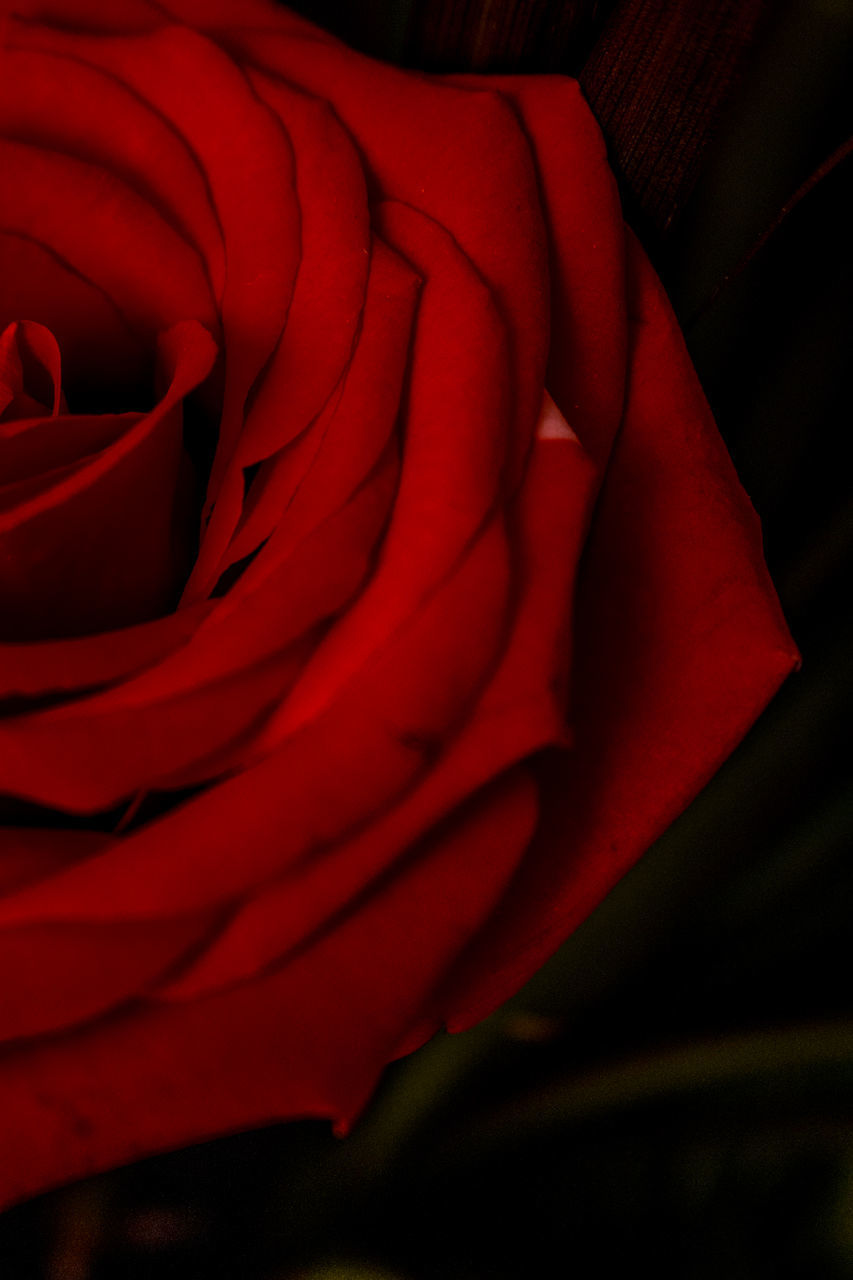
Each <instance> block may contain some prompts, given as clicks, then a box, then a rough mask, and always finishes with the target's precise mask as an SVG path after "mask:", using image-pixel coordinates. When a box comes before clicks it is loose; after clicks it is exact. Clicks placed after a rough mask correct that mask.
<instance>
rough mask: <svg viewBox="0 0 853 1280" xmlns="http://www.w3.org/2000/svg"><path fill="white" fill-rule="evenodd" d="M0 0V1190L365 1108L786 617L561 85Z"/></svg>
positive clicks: (742, 705) (764, 654)
mask: <svg viewBox="0 0 853 1280" xmlns="http://www.w3.org/2000/svg"><path fill="white" fill-rule="evenodd" d="M6 8H7V9H9V10H13V11H14V12H11V11H10V12H9V13H8V14H7V16H6V18H5V19H4V45H5V48H4V51H3V53H2V79H0V160H1V161H2V163H0V264H2V267H1V269H0V309H2V316H0V332H2V339H1V340H0V482H2V488H0V601H2V616H1V617H0V625H1V626H2V632H0V638H1V639H2V643H0V685H2V690H0V696H2V697H3V698H4V703H3V716H2V719H0V791H2V793H3V797H4V798H3V800H2V801H0V805H2V808H0V820H2V822H3V824H4V825H3V827H2V832H0V841H2V850H1V851H0V890H1V891H2V897H0V968H2V977H0V993H1V994H0V1037H2V1039H3V1042H4V1044H3V1054H2V1058H0V1113H2V1125H0V1153H2V1158H0V1170H2V1172H1V1173H0V1182H2V1194H3V1196H4V1197H5V1198H7V1199H9V1198H13V1197H16V1196H20V1195H24V1194H27V1193H31V1192H34V1191H36V1190H39V1189H41V1188H42V1187H44V1186H47V1185H50V1184H54V1183H57V1182H59V1181H62V1180H65V1179H68V1178H72V1177H76V1176H80V1175H83V1174H87V1173H90V1172H92V1171H94V1170H98V1169H102V1168H105V1167H107V1166H109V1165H111V1164H114V1163H117V1162H120V1161H126V1160H129V1159H132V1158H134V1157H136V1156H140V1155H143V1154H145V1153H149V1152H152V1151H156V1150H159V1149H163V1148H166V1147H169V1146H177V1145H180V1144H184V1143H187V1142H191V1141H193V1140H198V1139H200V1138H202V1137H204V1136H208V1135H211V1134H214V1133H218V1132H221V1131H225V1130H231V1129H235V1128H238V1127H245V1126H249V1125H258V1124H262V1123H264V1122H268V1121H272V1120H276V1119H281V1118H284V1117H289V1116H296V1115H314V1116H329V1117H332V1118H333V1119H334V1120H335V1121H336V1123H337V1124H338V1125H339V1127H345V1126H346V1125H347V1124H348V1123H349V1122H350V1120H351V1119H352V1117H353V1116H354V1115H355V1114H356V1113H357V1112H358V1110H359V1108H360V1107H362V1105H363V1104H364V1102H365V1100H366V1098H367V1097H368V1095H369V1093H370V1090H371V1088H372V1086H373V1085H374V1083H375V1081H376V1079H377V1076H378V1074H379V1072H380V1071H381V1069H382V1067H383V1066H384V1065H385V1064H386V1063H387V1062H388V1061H389V1060H390V1059H391V1058H393V1057H394V1056H395V1055H397V1054H399V1053H401V1052H403V1051H405V1050H407V1049H409V1048H412V1047H414V1046H415V1045H416V1044H417V1043H419V1042H420V1041H421V1040H423V1039H424V1038H425V1037H426V1036H428V1035H430V1034H431V1033H432V1032H433V1031H434V1030H435V1029H436V1028H437V1027H438V1026H439V1025H440V1024H442V1023H446V1024H447V1025H449V1026H450V1027H451V1028H452V1029H457V1028H462V1027H465V1026H468V1025H469V1024H471V1023H472V1022H474V1021H475V1020H477V1019H478V1018H480V1017H482V1016H483V1015H484V1014H485V1013H487V1012H488V1011H489V1010H491V1009H492V1008H493V1007H495V1006H496V1005H497V1004H498V1003H499V1002H500V1001H502V1000H503V999H504V998H506V997H507V996H508V995H509V994H510V993H511V992H513V991H514V990H515V989H516V988H517V987H518V986H519V985H520V984H521V983H522V982H523V981H524V980H525V979H526V978H527V977H528V975H530V974H531V973H532V972H533V971H534V970H535V969H536V967H537V966H538V965H540V964H541V962H542V961H543V960H544V959H545V958H546V957H547V955H548V954H549V953H550V952H551V951H553V949H554V948H555V947H556V945H557V944H558V943H559V942H560V941H561V940H562V939H563V938H565V937H566V935H567V934H568V933H569V932H570V931H571V929H572V928H573V927H574V926H575V925H576V924H577V923H578V922H579V921H580V920H581V919H583V917H584V916H586V915H587V914H588V913H589V912H590V910H591V909H592V908H593V907H594V906H595V904H596V903H597V902H598V901H599V900H600V899H601V898H602V896H603V895H604V894H605V893H606V892H607V891H608V889H609V888H610V887H611V886H612V885H613V884H614V882H615V881H616V880H617V879H618V878H619V876H621V875H622V874H623V872H624V871H625V870H626V869H627V868H628V867H629V866H630V865H631V863H632V862H633V861H634V860H635V859H636V858H637V857H638V855H639V854H640V853H641V852H642V851H643V850H644V849H645V848H646V847H647V846H648V845H649V844H650V842H651V841H652V840H653V839H654V838H655V837H656V836H657V835H658V833H659V832H660V831H661V830H662V829H663V828H665V827H666V826H667V824H668V823H669V822H670V821H671V820H672V819H673V818H674V817H675V816H676V814H677V813H678V812H679V811H680V810H681V809H682V808H683V807H684V805H685V804H686V803H687V802H688V801H689V800H690V798H691V797H692V796H693V795H694V794H695V793H696V791H697V790H698V789H699V788H700V787H701V786H702V785H703V784H704V783H705V781H706V780H707V779H708V778H709V777H710V775H711V774H712V773H713V771H714V770H715V769H716V768H717V767H718V765H719V764H720V762H721V761H722V760H723V759H724V758H725V756H726V755H727V754H728V753H729V752H730V751H731V749H732V748H733V746H734V745H735V743H736V742H737V741H738V740H739V738H740V737H741V736H742V734H743V733H744V731H745V730H746V728H747V727H748V726H749V724H750V723H751V722H752V721H753V719H754V718H755V716H756V715H757V714H758V712H759V711H760V709H761V708H762V707H763V706H764V704H765V703H766V702H767V701H768V699H769V698H770V697H771V695H772V694H773V692H774V690H775V689H776V688H777V686H778V685H779V683H780V681H781V680H782V679H783V678H784V676H785V675H786V674H787V673H788V672H789V671H790V670H791V668H792V666H793V665H794V663H795V661H796V654H795V651H794V649H793V646H792V643H791V641H790V638H789V636H788V633H787V630H786V628H785V624H784V621H783V619H782V617H781V615H780V612H779V608H778V605H777V602H776V599H775V596H774V593H773V589H772V587H771V584H770V582H769V580H768V577H767V574H766V571H765V568H764V564H763V561H762V556H761V539H760V533H759V528H758V524H757V521H756V518H755V515H754V513H753V511H752V509H751V507H750V505H749V503H748V501H747V499H746V498H745V496H744V494H743V493H742V491H741V489H740V488H739V486H738V483H737V480H736V477H735V474H734V471H733V469H732V466H731V463H730V462H729V459H728V457H727V455H726V453H725V450H724V448H723V446H722V444H721V442H720V440H719V438H718V436H717V434H716V431H715V428H714V425H713V423H712V421H711V418H710V414H709V411H708V408H707V406H706V404H705V401H704V399H703V397H702V394H701V392H700V390H699V387H698V385H697V382H696V379H695V376H694V374H693V372H692V370H691V367H690V364H689V361H688V358H687V356H686V354H685V350H684V346H683V344H682V340H681V337H680V335H679V332H678V329H677V326H676V324H675V321H674V319H673V317H672V313H671V311H670V309H669V306H668V304H667V301H666V299H665V297H664V295H663V293H662V291H661V288H660V286H659V284H658V281H657V279H656V278H655V276H654V273H653V272H652V270H651V269H650V267H649V265H648V263H647V262H646V259H645V258H644V256H643V254H642V252H641V250H640V249H639V248H638V246H637V244H636V242H635V241H634V240H633V239H632V237H631V236H630V234H628V233H626V230H625V228H624V226H623V223H622V219H621V215H620V212H619V207H618V203H617V199H616V194H615V191H614V186H613V181H612V178H611V176H610V173H609V172H608V169H607V164H606V160H605V155H604V148H603V145H602V141H601V138H600V136H599V133H598V131H597V129H596V126H595V124H594V122H593V120H592V119H591V117H590V114H589V112H588V110H587V108H586V107H585V105H584V103H583V101H582V100H581V98H580V95H579V92H578V89H577V86H576V85H575V84H574V83H573V82H572V81H569V80H565V79H562V78H552V77H541V78H536V79H533V78H521V79H513V80H497V79H492V80H488V79H485V80H470V79H469V80H459V81H456V82H453V83H451V82H449V81H442V80H439V79H435V78H428V77H423V76H419V75H412V74H406V73H404V72H401V71H397V70H394V69H392V68H389V67H384V66H380V65H378V64H376V63H373V62H371V61H369V60H367V59H365V58H363V57H360V56H359V55H357V54H355V53H353V52H351V51H350V50H348V49H346V48H344V47H343V46H342V45H340V44H339V43H337V42H336V41H334V40H333V39H331V38H330V37H328V36H326V35H325V34H324V33H322V32H320V31H317V30H315V29H314V28H313V27H311V26H310V25H308V24H307V23H305V22H304V21H302V20H301V19H299V18H296V17H294V16H292V15H290V14H288V13H287V12H286V11H284V10H281V9H278V8H274V7H272V6H269V5H268V4H267V3H266V2H265V0H251V2H250V3H247V2H246V0H218V2H217V0H160V2H159V3H154V0H150V3H149V0H120V2H119V3H111V4H109V5H108V4H106V3H105V2H104V0H43V2H42V0H17V2H16V3H14V4H12V5H8V4H7V5H6ZM546 387H547V391H545V390H544V388H546ZM552 397H553V399H552ZM205 491H206V497H205V498H204V502H203V504H202V500H201V497H202V495H203V494H204V493H205ZM581 553H583V558H582V561H581ZM579 561H580V562H581V574H580V580H579V588H578V593H577V598H576V599H575V600H574V604H573V585H574V578H575V571H576V569H577V567H578V564H579ZM570 615H571V616H570ZM572 634H573V635H574V641H573V643H570V635H572ZM572 648H573V650H574V652H573V654H572V655H571V661H570V650H571V649H572ZM546 749H550V750H546Z"/></svg>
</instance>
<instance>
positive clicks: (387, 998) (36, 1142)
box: [0, 771, 536, 1202]
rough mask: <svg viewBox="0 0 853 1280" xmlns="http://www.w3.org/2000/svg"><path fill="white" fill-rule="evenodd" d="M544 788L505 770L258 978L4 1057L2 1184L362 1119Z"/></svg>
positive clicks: (0, 1189) (500, 878) (525, 830)
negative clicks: (333, 920)
mask: <svg viewBox="0 0 853 1280" xmlns="http://www.w3.org/2000/svg"><path fill="white" fill-rule="evenodd" d="M535 797H536V792H535V787H534V786H533V784H532V782H531V780H530V779H529V777H527V776H526V775H525V774H524V772H523V771H519V772H518V773H517V774H516V775H515V776H514V777H511V778H507V779H502V780H501V783H500V785H499V786H498V787H496V788H494V789H493V790H492V791H490V792H487V793H486V794H484V795H483V796H481V797H478V798H477V800H476V801H474V802H473V803H472V805H471V806H470V808H469V810H468V812H467V814H466V815H465V816H464V818H463V820H462V821H460V822H458V823H457V824H455V825H454V826H453V827H452V828H451V829H450V830H448V831H447V832H442V833H440V834H438V835H437V836H436V838H435V839H434V840H431V841H429V842H427V843H426V844H425V846H424V847H422V848H420V849H419V850H417V851H416V856H414V857H412V858H411V859H410V860H408V861H407V863H406V865H405V867H401V868H400V870H399V872H398V873H397V874H396V875H395V876H394V877H392V878H391V879H390V880H389V881H388V882H387V883H385V884H383V885H382V886H381V887H380V888H378V889H377V891H376V892H375V893H374V894H373V895H371V897H370V898H369V899H368V900H367V901H366V902H364V903H361V904H360V908H359V910H358V911H355V912H353V913H352V914H351V915H349V916H348V917H347V919H345V920H343V921H342V922H341V923H340V926H339V927H338V928H336V929H334V930H332V931H331V932H330V933H328V934H325V935H324V936H322V937H321V938H320V939H318V940H317V942H316V943H315V944H314V945H313V946H311V947H309V948H308V949H307V950H306V951H305V952H303V953H302V954H301V955H300V956H299V957H297V958H296V959H295V960H294V961H293V962H292V963H290V964H289V965H287V966H286V967H285V968H284V969H282V970H280V971H278V972H276V973H274V974H272V975H270V976H269V977H267V978H265V979H263V980H260V981H258V982H257V983H254V984H252V985H251V986H248V987H242V988H240V989H239V990H237V991H231V992H225V993H223V994H221V995H217V996H214V997H211V998H209V999H207V1000H199V1001H197V1002H194V1003H191V1004H181V1005H179V1006H174V1007H170V1006H168V1005H157V1006H151V1007H148V1008H146V1007H145V1006H144V1005H143V1006H137V1007H135V1008H134V1009H133V1010H132V1011H130V1012H128V1013H121V1012H119V1013H117V1014H116V1015H115V1016H113V1017H112V1018H109V1019H102V1020H101V1021H99V1022H98V1023H96V1024H94V1025H93V1026H91V1027H88V1028H84V1029H81V1030H80V1031H78V1032H72V1033H68V1034H66V1035H65V1036H64V1037H62V1039H60V1040H52V1041H51V1042H50V1043H49V1044H42V1045H39V1044H38V1043H35V1044H32V1045H30V1046H26V1047H21V1048H19V1049H17V1050H16V1051H15V1052H13V1053H10V1054H8V1055H6V1056H5V1057H4V1058H3V1059H2V1060H1V1061H0V1089H2V1093H3V1097H4V1100H5V1106H6V1111H7V1123H6V1124H5V1125H4V1127H3V1130H2V1131H0V1153H2V1156H3V1158H2V1159H0V1197H2V1198H3V1199H4V1201H6V1202H8V1201H9V1200H11V1199H12V1198H16V1197H20V1196H23V1195H26V1194H27V1193H29V1192H32V1191H34V1190H42V1189H44V1187H45V1186H46V1185H49V1184H55V1183H57V1182H60V1181H66V1180H68V1179H69V1178H74V1177H81V1176H85V1175H87V1174H90V1173H94V1172H95V1171H97V1170H99V1169H103V1168H106V1167H109V1166H111V1165H115V1164H117V1163H121V1162H123V1161H126V1160H129V1159H133V1158H138V1157H140V1156H142V1155H148V1154H151V1153H152V1152H154V1151H159V1150H162V1149H164V1148H166V1147H175V1146H180V1145H182V1144H185V1143H187V1142H197V1141H199V1139H201V1138H203V1137H207V1136H211V1135H213V1134H215V1133H221V1132H224V1131H227V1130H234V1129H238V1128H244V1127H247V1126H251V1125H259V1124H264V1123H269V1122H271V1121H273V1120H281V1119H284V1118H288V1117H293V1116H305V1115H319V1116H331V1117H334V1118H336V1119H338V1120H339V1121H340V1122H342V1123H344V1122H346V1121H349V1120H351V1119H352V1117H353V1116H354V1115H355V1114H356V1113H357V1111H358V1110H359V1109H360V1108H361V1107H362V1106H363V1104H364V1102H365V1100H366V1098H367V1096H368V1094H369V1092H370V1090H371V1089H372V1088H373V1086H374V1084H375V1082H376V1078H377V1076H378V1074H379V1072H380V1070H381V1068H382V1065H383V1064H384V1063H385V1062H386V1061H387V1060H388V1058H389V1057H390V1056H391V1054H392V1052H393V1049H394V1046H395V1045H396V1044H397V1043H398V1042H399V1041H400V1040H401V1038H402V1036H403V1034H404V1032H405V1029H406V1028H407V1027H408V1026H409V1025H410V1023H411V1021H412V1019H413V1017H414V1016H415V1014H416V1011H417V1009H418V1007H419V1005H420V1003H421V1002H422V1001H423V999H424V998H425V995H426V992H427V991H429V990H430V989H431V988H432V987H433V986H434V985H435V983H436V982H437V981H438V979H439V977H440V975H441V974H442V973H443V972H444V971H445V970H446V969H447V967H448V966H449V965H451V964H452V963H453V961H454V958H455V956H456V955H457V953H458V951H459V949H460V947H462V946H463V945H464V941H465V938H466V937H468V936H469V935H470V933H471V931H472V929H476V927H477V925H478V924H479V922H480V921H481V920H482V919H483V918H484V917H485V916H486V915H487V914H488V912H489V910H490V908H491V906H492V904H493V903H494V900H495V897H496V896H497V895H498V894H499V893H500V891H501V888H502V886H503V884H504V883H505V880H506V875H507V873H508V870H509V869H511V868H512V867H513V866H514V865H515V862H516V860H517V858H518V852H519V849H520V848H523V847H524V846H525V845H526V843H527V841H528V840H529V838H530V832H531V830H532V827H533V825H534V823H535V820H536V798H535ZM463 852H464V855H465V861H464V863H463V867H464V873H463V874H464V878H460V854H461V853H463ZM212 1064H213V1067H212ZM141 1116H142V1117H144V1125H140V1123H139V1118H140V1117H141Z"/></svg>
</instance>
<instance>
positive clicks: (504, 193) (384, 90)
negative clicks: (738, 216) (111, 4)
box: [218, 28, 548, 479]
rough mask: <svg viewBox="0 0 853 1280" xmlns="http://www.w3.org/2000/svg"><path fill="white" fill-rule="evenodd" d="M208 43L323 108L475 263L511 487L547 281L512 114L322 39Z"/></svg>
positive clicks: (387, 180)
mask: <svg viewBox="0 0 853 1280" xmlns="http://www.w3.org/2000/svg"><path fill="white" fill-rule="evenodd" d="M218 38H219V39H220V40H222V42H223V44H224V46H225V47H226V48H228V49H229V51H231V52H232V53H233V54H234V56H236V57H237V59H238V60H239V61H241V62H243V63H246V64H248V65H250V66H255V67H259V68H262V69H264V70H266V71H269V72H271V73H272V74H273V75H278V76H280V77H282V78H283V79H285V80H287V81H289V82H291V83H293V84H296V85H298V86H300V87H302V88H303V89H306V90H307V91H308V92H310V93H315V94H317V96H318V97H321V98H325V99H326V100H327V101H329V102H330V103H331V104H332V105H333V106H334V108H335V110H336V112H337V113H338V115H339V116H340V118H341V120H342V121H343V123H344V125H345V126H346V128H347V129H348V130H349V132H350V133H351V134H352V135H353V137H354V139H355V141H356V143H357V144H358V147H359V150H360V152H361V154H362V155H363V157H364V159H365V161H366V164H367V166H368V170H369V173H370V177H371V179H372V181H373V183H374V184H375V185H376V186H377V187H378V189H379V191H380V192H381V194H382V195H383V196H385V197H386V198H390V199H394V200H398V201H401V202H403V203H406V204H409V205H411V206H413V207H414V208H416V209H420V210H422V211H423V212H424V213H425V214H427V215H429V217H431V218H434V219H435V220H436V221H437V222H438V223H440V224H441V225H442V226H443V227H445V228H446V229H447V230H448V231H449V232H450V233H451V234H452V236H453V238H454V240H455V241H456V243H457V244H458V245H459V246H460V248H461V249H462V250H463V252H464V253H465V254H466V255H467V256H468V258H469V259H470V260H471V261H472V262H473V263H474V264H475V265H476V268H477V270H478V272H479V273H480V274H481V276H482V277H483V279H484V280H485V281H486V282H487V283H488V285H489V288H490V289H491V291H492V293H493V295H494V297H495V299H496V302H497V305H498V308H499V310H500V315H501V318H502V320H503V322H504V324H505V325H506V327H507V332H508V335H509V348H510V349H509V368H510V371H511V384H512V395H513V402H514V403H513V413H512V418H513V433H512V440H511V448H512V464H511V468H512V472H513V475H514V476H515V478H516V479H518V478H519V476H520V474H521V470H522V466H523V461H524V459H525V458H526V455H527V450H528V448H529V445H530V439H531V436H532V432H533V429H534V426H535V423H536V419H537V416H538V413H539V405H540V400H541V396H542V386H543V379H544V366H545V360H546V355H547V343H548V277H547V239H546V236H545V232H544V227H543V225H542V220H541V215H540V212H539V210H540V201H539V195H538V191H537V188H536V176H535V172H534V169H533V164H532V160H531V155H530V148H529V145H528V143H527V141H526V139H525V137H524V134H523V132H522V130H521V129H520V128H519V125H518V121H517V118H516V116H515V114H514V112H513V111H512V109H511V108H510V107H509V106H508V104H507V103H506V102H505V101H504V100H503V98H502V97H501V96H500V95H499V94H496V93H494V92H493V91H490V90H482V91H481V92H479V93H472V92H471V91H470V90H463V89H456V88H453V87H450V86H449V85H446V84H440V83H437V82H436V81H435V80H434V79H430V78H428V77H426V76H413V75H411V74H407V73H405V72H402V71H399V70H397V69H395V68H393V67H389V66H385V65H383V64H381V63H378V62H374V61H373V60H372V59H369V58H364V57H362V56H361V55H359V54H358V53H355V52H353V51H352V50H351V49H347V48H345V47H344V46H343V45H340V44H338V43H337V42H333V41H326V40H315V39H305V38H303V37H301V36H299V37H297V36H295V35H293V34H286V35H285V34H282V35H276V34H275V32H271V31H270V32H268V31H264V32H260V33H259V32H255V31H252V30H247V29H243V28H241V29H236V28H235V29H229V30H227V31H220V32H219V33H218ZM507 245H511V246H512V252H511V253H508V252H507Z"/></svg>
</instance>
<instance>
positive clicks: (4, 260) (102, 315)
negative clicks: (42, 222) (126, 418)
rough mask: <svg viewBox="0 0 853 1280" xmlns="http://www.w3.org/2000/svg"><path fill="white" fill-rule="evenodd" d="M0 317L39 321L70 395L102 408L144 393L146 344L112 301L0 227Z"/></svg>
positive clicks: (43, 249) (50, 253)
mask: <svg viewBox="0 0 853 1280" xmlns="http://www.w3.org/2000/svg"><path fill="white" fill-rule="evenodd" d="M0 277H2V280H3V289H2V291H1V292H0V325H2V326H3V327H4V328H5V326H6V325H8V324H12V323H15V322H17V321H18V320H20V318H21V317H22V316H29V317H30V318H31V319H34V320H38V321H40V322H41V323H42V324H43V325H44V326H45V328H46V329H48V330H50V332H51V333H52V334H53V335H54V337H55V338H56V340H57V343H58V345H59V348H60V350H61V351H62V354H63V380H64V386H65V388H66V390H67V392H68V394H69V396H70V397H71V401H72V403H74V402H75V401H76V399H77V397H78V393H79V395H80V396H81V398H83V399H84V400H85V401H86V403H87V405H88V404H89V403H90V402H91V400H92V398H93V390H94V395H95V398H96V399H97V401H98V403H99V405H100V404H101V403H102V404H104V405H105V406H109V407H110V408H118V407H124V408H126V407H127V406H128V396H130V397H134V396H139V397H140V398H141V396H142V395H143V394H144V393H145V381H146V378H147V377H148V375H149V374H150V351H149V350H148V348H147V345H146V344H145V342H144V341H143V340H141V339H140V337H139V336H137V335H136V334H135V333H134V332H133V330H132V329H130V328H129V326H128V324H127V321H126V320H125V318H124V317H123V316H122V314H121V313H120V312H119V311H118V310H117V309H116V306H115V304H114V303H113V302H112V301H111V299H110V298H109V297H107V295H106V294H105V293H104V291H103V289H102V288H100V287H99V286H98V285H97V284H96V283H94V282H93V281H91V280H87V279H86V277H85V276H83V275H81V274H80V272H79V271H77V270H76V269H75V268H74V267H73V266H72V265H71V263H69V262H66V261H64V260H63V259H62V258H61V257H58V256H57V254H56V252H55V251H54V250H53V249H51V248H50V247H49V246H48V245H45V244H39V243H37V242H36V241H34V240H32V239H31V238H30V237H29V236H28V235H26V234H22V235H9V234H7V233H4V232H0Z"/></svg>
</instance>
